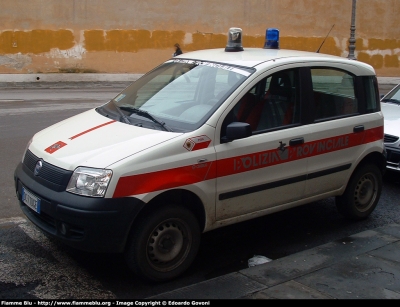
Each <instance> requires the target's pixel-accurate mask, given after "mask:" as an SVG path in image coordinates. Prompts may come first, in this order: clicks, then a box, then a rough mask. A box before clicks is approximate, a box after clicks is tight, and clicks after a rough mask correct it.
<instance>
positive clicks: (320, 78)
mask: <svg viewBox="0 0 400 307" xmlns="http://www.w3.org/2000/svg"><path fill="white" fill-rule="evenodd" d="M310 73H311V83H312V84H311V89H310V92H312V97H311V99H310V101H309V102H310V104H309V108H308V110H309V111H310V113H311V115H312V123H311V125H310V128H311V130H310V133H309V135H308V137H307V139H306V140H305V141H306V143H305V144H308V146H309V147H310V148H312V151H311V152H310V155H309V157H308V158H307V160H308V176H307V177H308V178H307V185H306V190H305V194H304V197H306V198H307V197H312V196H316V195H324V194H325V195H326V194H327V193H332V192H334V191H337V190H339V189H341V188H343V187H344V186H345V185H346V183H347V179H348V178H349V176H350V174H351V172H352V171H353V169H354V168H355V166H356V165H357V163H358V161H360V159H361V158H362V156H363V155H365V153H366V151H367V150H366V146H367V144H369V143H371V142H374V141H376V140H378V139H379V134H380V130H381V129H382V126H381V123H380V121H381V119H380V115H379V114H377V112H376V110H377V109H378V105H377V104H376V101H374V93H373V91H372V92H371V91H370V92H367V91H365V88H366V86H368V82H369V81H368V77H356V76H355V75H354V74H352V73H351V72H349V71H348V70H346V66H345V65H338V67H336V66H335V67H328V66H327V65H323V64H321V65H314V66H312V67H310ZM371 86H372V85H371ZM374 104H375V105H374ZM367 105H369V107H368V106H367ZM368 108H369V109H368Z"/></svg>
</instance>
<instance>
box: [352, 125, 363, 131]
mask: <svg viewBox="0 0 400 307" xmlns="http://www.w3.org/2000/svg"><path fill="white" fill-rule="evenodd" d="M361 131H364V125H359V126H355V127H354V128H353V132H361Z"/></svg>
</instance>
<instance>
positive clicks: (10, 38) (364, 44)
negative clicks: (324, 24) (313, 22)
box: [0, 29, 400, 69]
mask: <svg viewBox="0 0 400 307" xmlns="http://www.w3.org/2000/svg"><path fill="white" fill-rule="evenodd" d="M188 34H189V35H191V42H190V43H187V44H185V43H184V42H185V36H186V35H188ZM83 39H84V41H83V42H81V43H79V42H77V41H79V40H78V39H75V37H74V34H73V32H72V31H70V30H67V29H59V30H41V29H37V30H31V31H3V32H0V54H35V55H37V54H43V53H44V54H45V56H48V55H46V53H48V52H50V51H51V49H58V50H69V49H71V48H74V47H76V46H78V45H81V46H82V47H83V48H84V49H85V52H103V51H111V52H127V53H137V52H138V51H140V50H145V49H154V50H158V49H168V48H169V49H171V52H172V50H173V47H172V46H173V45H174V44H175V43H179V44H180V45H181V47H182V49H183V51H184V52H188V51H194V50H199V49H211V48H224V47H225V46H226V44H227V35H226V34H214V33H202V32H196V33H186V32H184V31H165V30H155V31H148V30H140V29H139V30H120V29H115V30H101V29H93V30H84V31H83ZM323 40H324V38H321V37H288V36H287V37H285V36H283V37H280V48H282V49H292V50H304V51H311V52H316V51H317V50H318V48H319V47H320V46H321V44H322V42H323ZM342 44H343V43H342ZM263 46H264V36H260V35H258V36H251V35H244V36H243V47H244V48H246V47H248V48H250V47H254V48H262V47H263ZM344 48H345V49H346V50H343V49H344ZM347 48H348V47H347V46H345V47H343V46H341V45H340V44H339V43H338V42H337V40H335V38H333V37H328V38H326V40H325V42H324V44H323V45H322V47H321V50H320V52H321V53H326V54H332V55H337V56H341V55H342V54H343V53H344V52H347V51H348V49H347ZM399 49H400V40H396V39H377V38H371V39H368V40H365V39H357V40H356V54H357V59H358V60H359V61H362V62H365V63H368V64H370V65H372V66H373V67H374V68H375V69H382V68H398V67H400V63H399V62H400V60H399V58H400V53H399V51H398V50H399ZM382 53H385V55H383V54H382ZM388 53H389V54H388ZM75 60H76V59H75ZM77 61H78V60H77Z"/></svg>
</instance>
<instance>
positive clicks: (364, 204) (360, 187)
mask: <svg viewBox="0 0 400 307" xmlns="http://www.w3.org/2000/svg"><path fill="white" fill-rule="evenodd" d="M381 192H382V173H381V171H380V170H379V168H378V167H377V166H376V165H374V164H366V165H364V166H361V167H360V168H359V169H357V170H356V171H355V172H354V174H353V175H352V176H351V178H350V180H349V182H348V184H347V188H346V190H345V192H344V193H343V195H341V196H337V197H336V207H337V209H338V211H339V213H340V214H342V215H343V216H344V217H346V218H348V219H353V220H362V219H365V218H367V217H368V216H369V215H370V214H371V213H372V211H374V209H375V207H376V205H377V204H378V201H379V197H380V195H381Z"/></svg>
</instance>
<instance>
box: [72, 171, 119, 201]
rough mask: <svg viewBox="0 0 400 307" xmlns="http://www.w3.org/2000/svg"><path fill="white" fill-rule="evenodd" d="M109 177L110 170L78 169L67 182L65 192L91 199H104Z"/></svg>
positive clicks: (110, 174)
mask: <svg viewBox="0 0 400 307" xmlns="http://www.w3.org/2000/svg"><path fill="white" fill-rule="evenodd" d="M111 176H112V171H111V170H105V169H97V168H88V167H78V168H77V169H75V171H74V173H73V174H72V176H71V179H70V180H69V183H68V186H67V192H70V193H74V194H79V195H85V196H91V197H104V195H105V194H106V190H107V187H108V184H109V183H110V180H111Z"/></svg>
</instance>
